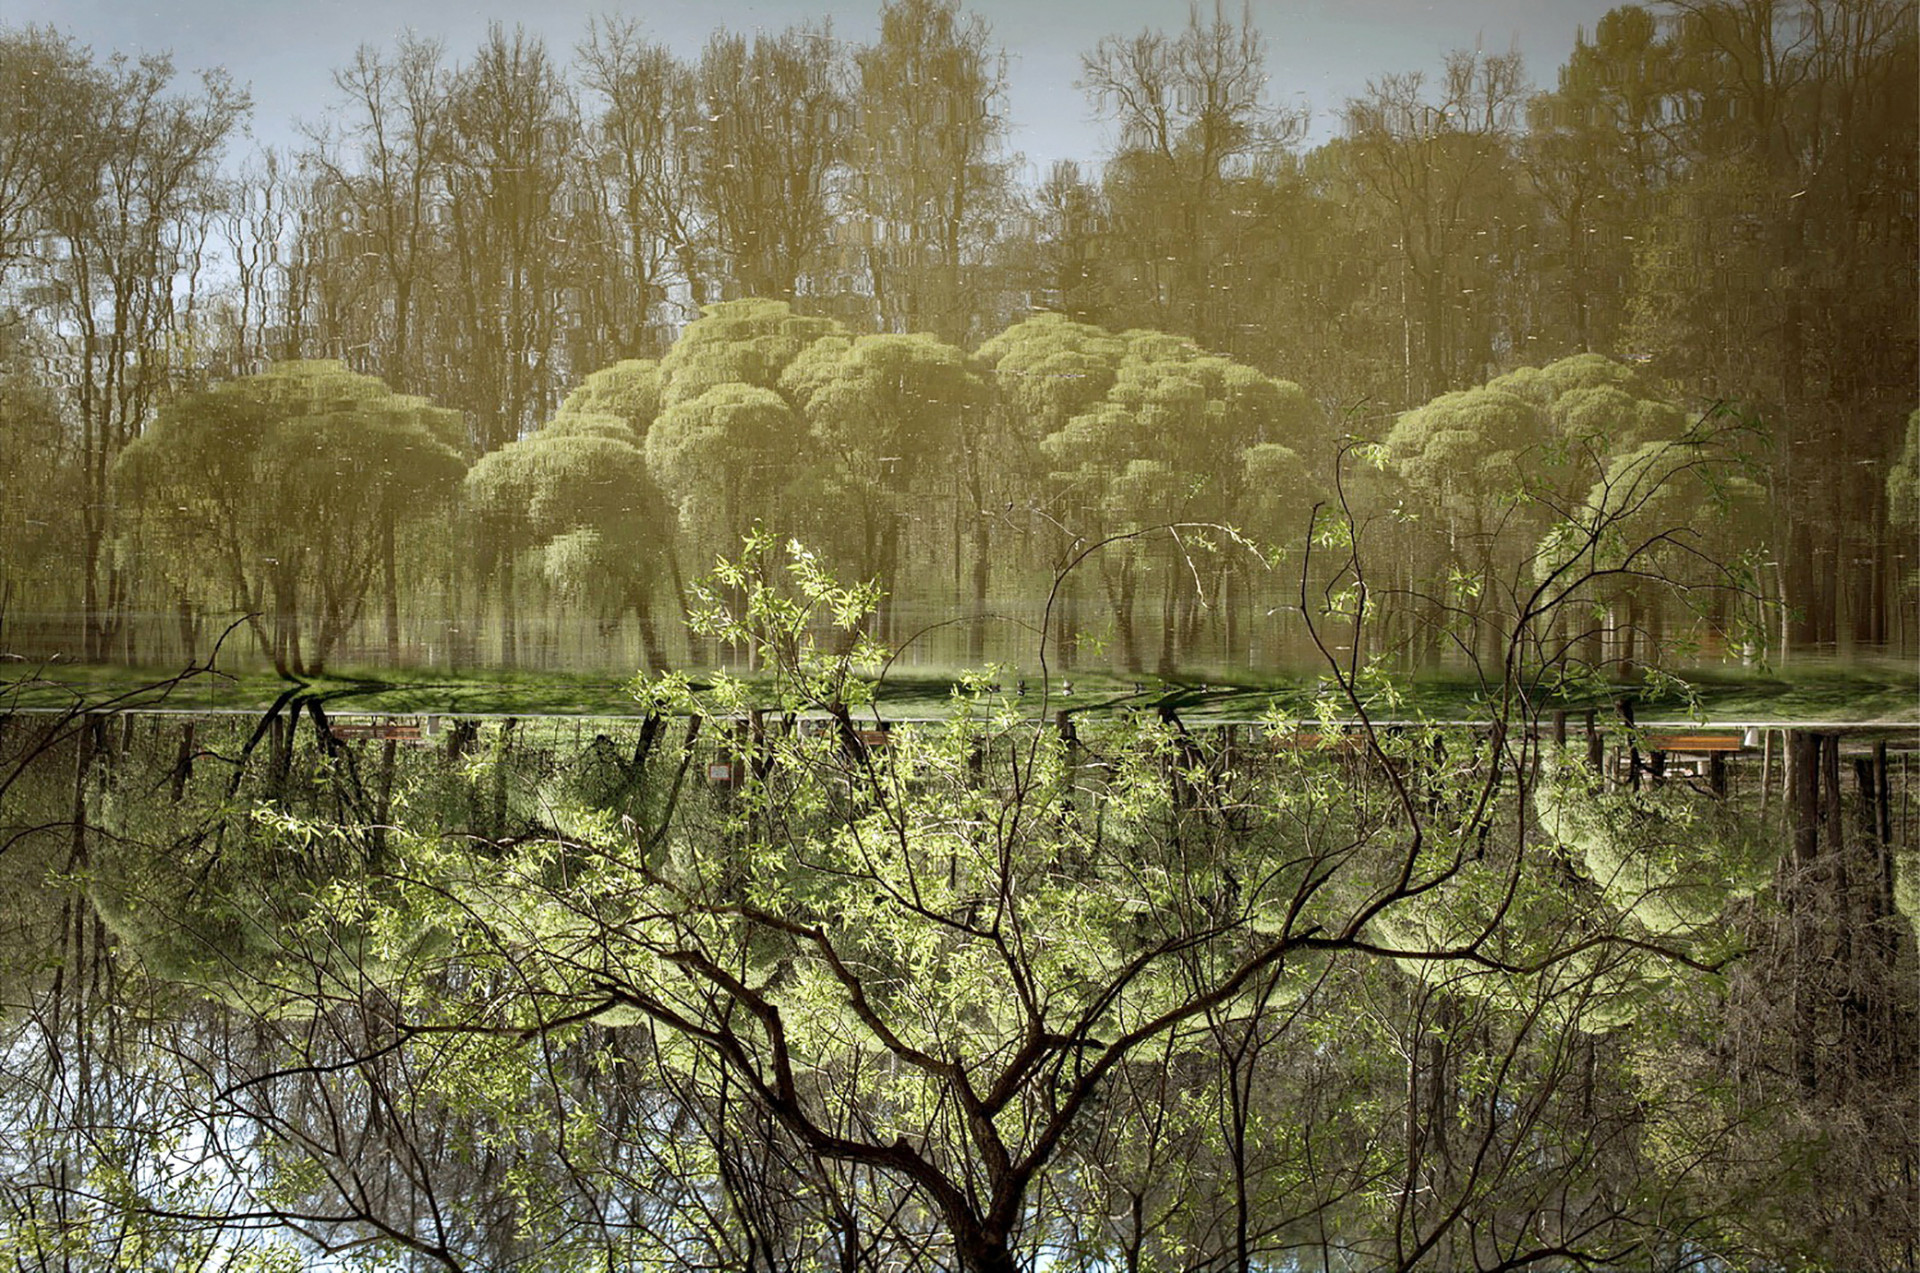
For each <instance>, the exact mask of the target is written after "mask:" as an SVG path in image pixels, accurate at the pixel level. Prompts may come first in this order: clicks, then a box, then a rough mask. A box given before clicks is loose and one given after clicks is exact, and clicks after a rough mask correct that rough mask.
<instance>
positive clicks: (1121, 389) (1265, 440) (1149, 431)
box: [1040, 332, 1317, 673]
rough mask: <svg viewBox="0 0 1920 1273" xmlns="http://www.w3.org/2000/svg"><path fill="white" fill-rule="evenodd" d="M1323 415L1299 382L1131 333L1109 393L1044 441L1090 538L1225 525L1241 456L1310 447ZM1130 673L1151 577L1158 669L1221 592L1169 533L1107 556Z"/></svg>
mask: <svg viewBox="0 0 1920 1273" xmlns="http://www.w3.org/2000/svg"><path fill="white" fill-rule="evenodd" d="M1316 425H1317V412H1316V411H1315V409H1314V408H1313V406H1312V404H1311V403H1310V402H1309V401H1308V399H1307V397H1306V395H1305V394H1304V393H1303V392H1302V391H1301V389H1300V387H1299V386H1298V385H1295V384H1293V383H1291V382H1290V381H1284V380H1275V379H1273V378H1272V377H1269V376H1266V375H1263V374H1261V373H1260V372H1258V371H1255V370H1254V369H1252V368H1250V367H1244V366H1241V365H1239V364H1237V363H1233V362H1229V361H1228V360H1226V359H1224V358H1215V357H1210V356H1204V355H1201V354H1200V353H1199V351H1198V350H1197V349H1195V348H1194V347H1193V346H1192V345H1190V344H1189V343H1187V342H1184V341H1180V340H1178V339H1176V338H1173V337H1168V336H1164V335H1161V334H1159V333H1152V332H1138V333H1129V335H1128V351H1127V354H1126V356H1125V357H1124V358H1123V359H1122V360H1121V362H1120V364H1119V367H1118V369H1117V371H1116V373H1115V376H1114V380H1113V384H1112V386H1111V387H1110V388H1109V389H1108V390H1107V392H1106V394H1105V396H1104V397H1102V398H1101V399H1100V400H1099V401H1098V402H1097V403H1095V404H1094V405H1092V406H1091V407H1090V408H1088V409H1087V410H1085V411H1083V412H1081V413H1080V414H1078V415H1076V416H1074V417H1072V418H1071V419H1070V420H1068V421H1067V422H1066V423H1065V424H1064V425H1063V426H1062V427H1061V428H1060V429H1058V430H1057V431H1056V432H1054V433H1052V434H1050V435H1049V436H1048V437H1047V438H1045V439H1044V440H1043V441H1042V442H1041V444H1040V445H1041V450H1042V451H1043V452H1044V453H1045V455H1046V456H1047V458H1048V459H1049V460H1050V461H1051V462H1052V463H1053V465H1054V473H1053V478H1054V481H1055V482H1056V483H1057V484H1058V486H1059V488H1060V489H1061V491H1062V494H1063V496H1064V498H1065V500H1066V501H1067V503H1066V507H1067V508H1070V509H1071V510H1072V512H1071V513H1070V514H1069V516H1070V518H1072V519H1074V520H1075V521H1077V523H1078V524H1079V525H1080V526H1082V527H1084V528H1085V529H1084V530H1083V531H1082V533H1083V534H1085V535H1087V537H1088V538H1089V540H1091V539H1097V538H1099V537H1101V536H1104V535H1111V534H1116V533H1118V534H1127V535H1133V534H1135V532H1139V531H1141V530H1143V529H1145V528H1148V527H1153V526H1164V525H1167V524H1169V523H1174V522H1219V521H1221V520H1222V519H1223V518H1226V517H1231V516H1233V515H1234V514H1235V511H1236V509H1237V508H1238V507H1239V505H1240V503H1241V500H1242V494H1243V492H1242V490H1241V479H1242V478H1243V476H1245V475H1246V472H1247V470H1246V469H1244V468H1243V462H1242V454H1243V452H1245V451H1246V450H1248V449H1249V448H1251V447H1256V446H1261V445H1286V444H1288V443H1293V444H1295V445H1304V444H1305V442H1306V440H1307V439H1309V438H1310V437H1311V436H1312V434H1313V432H1314V430H1315V427H1316ZM1100 572H1101V581H1102V583H1103V585H1104V587H1105V590H1106V594H1107V601H1108V604H1109V607H1110V608H1111V611H1112V614H1113V619H1114V623H1115V626H1116V628H1117V630H1118V635H1119V639H1120V645H1121V654H1122V657H1123V658H1124V659H1125V661H1126V664H1127V666H1128V667H1129V668H1130V669H1131V670H1134V671H1139V670H1141V669H1142V668H1143V667H1144V649H1143V647H1142V644H1141V641H1140V638H1139V634H1138V631H1137V629H1136V627H1135V622H1134V603H1135V596H1136V593H1137V592H1138V590H1139V584H1140V582H1141V580H1142V578H1143V577H1145V575H1146V574H1147V573H1148V572H1152V573H1153V574H1156V575H1157V576H1158V577H1159V579H1160V581H1161V585H1162V586H1161V588H1160V595H1159V598H1158V600H1159V601H1160V608H1161V616H1160V617H1161V629H1160V630H1161V640H1160V648H1159V651H1158V654H1157V656H1156V666H1157V668H1158V669H1159V670H1160V671H1161V672H1163V673H1164V672H1170V671H1172V670H1173V667H1174V664H1175V660H1176V657H1177V654H1178V650H1179V648H1180V646H1181V645H1182V644H1183V643H1190V642H1191V640H1192V638H1193V636H1194V635H1195V632H1196V630H1197V626H1198V623H1199V621H1200V618H1201V615H1202V614H1203V612H1204V610H1205V609H1206V607H1208V606H1210V605H1211V604H1212V601H1213V599H1214V598H1215V597H1216V596H1217V595H1218V592H1219V590H1220V589H1221V588H1222V587H1224V586H1225V584H1224V580H1225V578H1226V577H1227V576H1224V575H1222V574H1220V573H1219V572H1218V568H1217V567H1216V566H1215V565H1213V564H1211V563H1210V564H1209V565H1208V566H1207V567H1206V568H1205V570H1204V572H1203V570H1202V568H1201V567H1200V565H1199V561H1198V559H1197V558H1196V557H1194V556H1193V554H1192V553H1191V552H1190V550H1189V545H1186V544H1184V543H1182V542H1181V541H1180V539H1179V537H1178V536H1177V535H1175V534H1173V533H1172V532H1167V533H1165V534H1160V533H1156V534H1154V535H1151V536H1147V537H1137V538H1131V539H1129V540H1128V541H1127V542H1126V544H1125V546H1124V547H1122V548H1119V549H1116V550H1113V551H1108V552H1104V553H1103V554H1102V556H1101V559H1100Z"/></svg>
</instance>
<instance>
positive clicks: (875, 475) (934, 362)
mask: <svg viewBox="0 0 1920 1273" xmlns="http://www.w3.org/2000/svg"><path fill="white" fill-rule="evenodd" d="M781 385H782V387H783V388H784V389H786V390H787V392H788V395H789V396H790V397H791V398H792V399H793V400H794V401H795V402H796V403H797V404H798V405H799V408H800V411H801V413H802V415H803V416H804V418H805V419H806V421H807V427H808V430H809V432H810V434H811V436H812V439H813V451H814V455H815V463H814V469H813V478H812V480H811V481H810V482H809V484H808V491H807V495H808V501H807V502H808V503H809V504H810V505H811V511H812V513H813V514H814V515H815V516H817V517H818V518H819V519H820V523H821V526H822V529H823V530H825V531H826V532H827V533H828V535H829V536H830V538H829V539H826V540H822V541H821V542H823V543H829V544H831V543H833V541H836V540H837V541H840V542H839V543H838V544H834V546H836V547H841V548H842V551H843V553H844V555H845V557H846V559H847V560H848V561H849V562H850V564H851V565H852V567H853V573H854V575H855V576H856V577H858V578H861V579H871V580H875V581H877V582H878V583H879V585H880V587H881V589H882V591H883V592H884V593H887V594H892V593H893V592H894V591H895V590H896V585H897V581H898V576H899V571H900V557H901V542H902V536H903V534H904V532H905V531H906V529H907V527H908V526H909V524H910V523H913V522H921V523H924V522H926V521H928V520H931V516H932V515H933V512H934V510H937V509H938V507H939V505H940V504H942V503H947V504H949V505H950V506H951V507H952V508H953V509H954V523H953V526H954V538H955V540H956V541H957V540H958V538H959V534H960V529H959V528H960V524H961V518H962V513H961V511H960V510H961V509H962V508H963V507H967V506H968V505H970V506H971V508H972V509H973V510H976V512H975V516H974V517H971V518H967V519H966V520H968V521H973V520H976V519H977V518H978V517H979V515H980V513H981V512H983V511H984V510H981V509H980V487H979V482H978V479H977V477H975V479H974V480H973V481H972V482H971V483H970V484H969V483H968V470H969V468H972V469H973V470H974V472H975V473H976V474H977V472H978V461H977V457H974V456H973V455H972V454H971V451H972V448H971V447H968V446H967V445H966V439H967V436H968V431H969V425H970V424H971V422H972V420H973V419H974V418H975V417H976V416H977V415H978V413H979V412H980V409H981V408H982V407H983V406H984V386H982V384H981V382H980V380H979V378H978V377H977V376H976V375H974V373H973V372H972V371H971V370H970V369H969V368H968V366H967V362H966V358H965V356H964V355H963V354H962V353H961V352H960V351H959V350H958V349H956V348H954V347H953V346H952V345H949V344H946V343H945V342H943V341H941V340H939V339H937V338H935V337H932V336H863V337H860V338H859V339H857V340H836V339H831V338H829V339H822V340H819V341H816V342H814V344H813V345H811V346H809V347H808V348H807V350H806V351H805V352H804V353H802V354H801V355H800V356H799V357H798V358H796V359H795V360H794V362H793V364H792V365H791V366H789V367H788V368H787V371H786V373H785V374H784V375H783V376H782V377H781ZM963 456H965V457H966V458H965V461H963V459H962V457H963ZM967 461H971V463H969V462H967ZM849 531H851V532H852V533H851V534H848V533H847V532H849ZM836 532H837V533H836ZM931 538H933V537H932V536H929V539H931ZM978 542H979V541H978V539H976V544H978ZM953 564H954V568H955V570H956V571H957V570H958V569H959V564H960V559H959V554H958V551H957V543H956V551H955V554H954V563H953ZM983 600H984V598H982V597H979V596H976V597H975V602H976V604H979V603H980V602H982V601H983ZM892 614H893V607H892V606H891V605H888V604H886V603H884V602H883V603H882V607H881V610H880V614H879V616H878V622H879V627H880V633H881V635H882V636H883V638H885V637H887V636H888V633H887V629H888V626H889V622H890V619H891V616H892Z"/></svg>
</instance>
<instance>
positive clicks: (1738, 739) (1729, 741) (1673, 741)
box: [1641, 733, 1742, 755]
mask: <svg viewBox="0 0 1920 1273" xmlns="http://www.w3.org/2000/svg"><path fill="white" fill-rule="evenodd" d="M1641 742H1642V744H1643V745H1644V746H1645V748H1646V750H1648V751H1665V752H1685V753H1687V754H1689V755H1707V754H1710V753H1713V752H1728V751H1739V750H1741V748H1742V736H1741V735H1739V734H1723V733H1714V734H1647V735H1646V736H1644V737H1643V738H1642V739H1641Z"/></svg>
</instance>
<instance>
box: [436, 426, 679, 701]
mask: <svg viewBox="0 0 1920 1273" xmlns="http://www.w3.org/2000/svg"><path fill="white" fill-rule="evenodd" d="M578 392H579V391H576V396H577V395H578ZM574 400H575V399H569V402H570V403H571V402H573V401H574ZM466 497H467V507H468V509H469V510H470V512H471V513H472V514H473V516H474V517H475V518H476V519H477V520H478V522H479V524H480V526H481V527H482V528H483V530H484V533H485V535H486V537H487V547H488V551H489V554H490V556H491V559H492V568H493V572H494V577H495V579H496V581H497V584H498V588H499V595H500V602H501V642H502V648H503V654H504V657H505V658H506V659H508V660H509V661H511V660H512V659H513V658H514V657H515V656H516V654H517V653H518V649H519V641H518V632H519V624H518V607H517V605H516V604H515V600H514V581H515V574H516V571H517V570H518V569H519V567H520V566H521V564H522V558H523V557H526V556H528V555H529V554H532V555H534V556H535V557H537V563H538V564H537V570H538V573H539V574H540V576H541V577H542V578H543V579H544V580H545V582H546V583H547V585H548V587H549V589H550V590H551V591H552V592H553V594H554V595H555V596H556V597H558V598H560V599H561V600H563V601H564V602H566V603H567V604H568V605H569V607H573V606H578V607H580V608H582V609H584V610H586V611H587V612H589V613H592V614H594V615H595V616H596V617H597V619H598V620H599V623H600V626H601V629H602V631H603V632H605V631H609V630H611V628H612V627H613V625H614V624H616V623H618V622H619V620H620V619H621V617H622V616H623V615H625V614H627V613H629V612H631V613H632V614H633V615H634V617H635V619H636V620H637V622H638V623H639V625H640V636H641V640H642V642H643V644H644V646H645V649H646V656H647V660H648V662H650V663H651V664H652V665H653V666H655V667H664V666H665V665H666V663H667V657H666V653H665V650H664V647H663V646H662V645H661V643H660V634H659V628H658V625H657V623H656V622H655V617H654V610H653V605H654V601H655V599H656V595H657V593H658V591H659V587H660V583H661V576H662V573H663V568H664V567H666V566H667V565H668V564H669V562H670V561H671V557H670V555H669V554H668V553H667V552H666V551H665V548H666V546H667V545H668V543H669V542H670V540H671V537H672V534H673V526H672V520H671V518H670V516H669V515H668V512H667V509H666V504H665V501H664V500H663V499H662V497H661V494H660V491H659V488H658V487H657V486H656V485H655V484H654V481H653V478H652V476H651V474H650V473H649V472H648V469H647V462H646V455H645V453H644V451H643V450H642V442H641V439H640V437H639V436H638V435H637V434H635V433H634V431H633V430H632V428H630V427H629V426H628V424H627V423H626V421H625V420H624V419H622V418H621V417H620V416H617V415H613V414H610V413H596V412H586V411H574V410H567V411H563V412H562V413H561V414H560V415H558V416H556V417H555V418H554V419H553V420H552V421H551V422H549V423H548V424H547V425H546V427H544V428H542V429H541V430H540V431H539V432H538V433H535V434H534V435H533V436H531V437H528V438H523V439H521V440H520V441H518V442H511V443H508V444H507V445H506V446H504V447H501V448H500V449H499V450H497V451H494V452H491V453H490V454H488V455H485V456H483V457H481V459H480V460H479V461H478V462H477V463H475V464H474V466H473V467H472V468H471V469H469V470H468V471H467V477H466Z"/></svg>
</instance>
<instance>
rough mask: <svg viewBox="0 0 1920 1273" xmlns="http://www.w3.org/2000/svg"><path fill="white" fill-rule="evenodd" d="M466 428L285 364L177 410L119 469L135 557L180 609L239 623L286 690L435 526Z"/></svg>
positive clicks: (403, 398)
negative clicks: (407, 548)
mask: <svg viewBox="0 0 1920 1273" xmlns="http://www.w3.org/2000/svg"><path fill="white" fill-rule="evenodd" d="M460 436H461V425H460V419H459V416H458V415H456V414H455V413H454V412H452V411H448V410H445V409H443V408H440V407H435V406H433V405H432V404H431V403H429V402H427V401H426V400H425V399H423V398H416V397H411V396H408V395H404V394H396V393H394V392H392V391H391V390H389V389H388V388H387V387H386V385H385V384H383V383H382V382H381V381H379V380H377V379H375V378H373V377H371V376H362V375H358V374H356V373H354V372H351V371H348V370H347V369H346V367H345V366H344V365H342V364H340V363H337V362H288V363H281V364H279V365H277V366H275V367H273V368H271V369H269V370H267V371H265V372H262V373H260V374H259V375H255V376H248V377H245V378H244V379H240V380H234V381H229V382H227V383H226V384H223V385H218V386H216V387H214V388H212V389H209V390H206V391H204V392H201V393H197V394H193V395H190V396H188V397H185V398H182V399H180V400H178V401H177V402H175V403H173V404H172V405H170V406H169V407H168V408H167V409H166V410H164V411H163V412H161V414H160V418H159V419H158V420H157V421H156V422H155V424H154V426H153V427H152V428H151V429H150V430H148V431H147V433H146V434H145V435H144V436H143V437H141V438H140V439H139V441H137V442H135V443H134V444H133V445H132V446H130V447H128V448H127V450H126V452H125V453H124V454H123V455H122V457H121V459H120V462H119V464H118V465H117V466H116V469H115V480H116V482H117V483H119V484H121V489H122V490H123V491H124V492H125V493H126V495H127V498H128V502H129V504H130V505H131V506H132V507H133V509H134V510H135V514H136V518H137V520H136V521H135V523H134V527H133V531H132V536H133V542H134V545H135V547H136V548H137V549H138V550H139V551H140V552H141V553H142V554H143V555H144V556H145V557H146V558H147V559H148V560H149V561H151V562H152V563H153V564H155V565H156V566H157V567H158V569H159V570H160V571H161V573H163V574H164V575H165V576H166V577H167V578H168V579H169V580H170V581H171V583H172V585H173V586H174V587H175V588H176V589H177V590H178V591H179V593H180V594H181V595H182V596H184V597H187V598H189V599H191V600H193V601H194V602H195V603H197V604H199V605H202V606H204V607H206V608H208V609H211V610H220V611H224V610H227V609H229V608H233V609H237V610H238V611H240V612H241V613H242V614H244V615H245V616H246V617H247V621H248V623H249V625H250V626H251V627H252V630H253V632H254V634H255V636H256V637H257V638H258V639H259V642H260V646H261V648H262V649H263V650H265V651H266V652H267V653H268V654H269V655H270V656H271V657H272V659H273V663H274V667H275V668H276V669H277V670H278V671H279V672H281V673H282V674H283V675H306V674H314V673H318V672H320V671H322V670H323V669H324V668H325V666H326V661H327V658H328V656H329V655H331V654H332V653H333V651H334V649H335V648H336V647H337V646H338V645H339V644H340V642H341V641H342V640H343V639H344V638H345V637H346V636H347V635H348V634H349V633H350V632H351V631H352V630H353V627H354V625H355V624H356V623H357V622H358V621H359V619H360V616H361V612H362V610H363V608H364V606H365V602H366V599H367V596H368V594H369V593H370V592H371V591H372V590H373V587H374V584H375V582H376V580H377V579H379V578H380V577H381V576H382V575H383V574H384V577H385V580H386V584H387V588H388V592H389V595H390V596H391V595H392V593H393V591H394V590H395V588H396V587H397V583H396V564H395V560H394V558H395V553H396V550H395V536H396V532H397V530H398V528H400V527H401V526H403V525H405V524H407V523H410V522H418V521H422V520H425V519H428V518H431V517H434V516H436V515H439V514H440V512H441V510H442V508H443V501H444V500H445V499H446V497H448V496H450V495H451V494H452V492H453V489H454V487H455V486H456V484H457V483H458V481H459V477H460V473H461V471H462V470H463V468H464V467H465V465H464V462H463V460H462V459H461V457H460V454H459V452H458V451H456V450H455V449H454V448H455V444H456V442H457V440H458V439H459V438H460Z"/></svg>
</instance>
